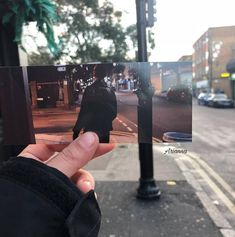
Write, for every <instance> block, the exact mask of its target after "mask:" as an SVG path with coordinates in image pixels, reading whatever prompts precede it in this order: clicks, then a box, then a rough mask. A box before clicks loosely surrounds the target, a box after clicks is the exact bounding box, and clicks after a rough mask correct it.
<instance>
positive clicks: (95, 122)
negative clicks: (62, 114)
mask: <svg viewBox="0 0 235 237" xmlns="http://www.w3.org/2000/svg"><path fill="white" fill-rule="evenodd" d="M105 77H106V66H105V65H104V64H98V65H96V66H95V68H94V71H93V78H94V82H93V83H92V84H91V85H90V86H87V87H86V89H85V91H84V94H83V97H82V102H81V108H80V112H79V115H78V119H77V122H76V124H75V126H74V128H73V139H76V138H77V137H78V135H79V133H80V131H81V130H82V129H83V130H84V132H87V131H93V132H95V133H96V134H97V135H98V137H99V141H100V143H109V140H110V138H109V135H110V131H111V130H113V127H112V121H113V120H114V119H115V118H116V116H117V100H116V95H115V93H114V90H112V89H111V88H109V87H108V86H107V84H106V83H105V81H104V78H105Z"/></svg>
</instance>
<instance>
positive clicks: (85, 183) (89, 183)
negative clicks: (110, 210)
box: [82, 180, 94, 190]
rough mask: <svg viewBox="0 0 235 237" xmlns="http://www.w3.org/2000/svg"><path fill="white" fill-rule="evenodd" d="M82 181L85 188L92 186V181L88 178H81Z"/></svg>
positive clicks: (91, 187)
mask: <svg viewBox="0 0 235 237" xmlns="http://www.w3.org/2000/svg"><path fill="white" fill-rule="evenodd" d="M82 182H83V185H85V186H86V188H87V189H89V190H91V189H93V188H94V187H93V186H92V183H91V182H90V181H89V180H83V181H82Z"/></svg>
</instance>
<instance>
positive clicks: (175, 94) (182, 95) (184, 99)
mask: <svg viewBox="0 0 235 237" xmlns="http://www.w3.org/2000/svg"><path fill="white" fill-rule="evenodd" d="M166 98H167V100H168V101H173V102H179V103H192V92H191V90H190V88H188V87H183V86H177V87H171V88H169V90H168V91H167V95H166Z"/></svg>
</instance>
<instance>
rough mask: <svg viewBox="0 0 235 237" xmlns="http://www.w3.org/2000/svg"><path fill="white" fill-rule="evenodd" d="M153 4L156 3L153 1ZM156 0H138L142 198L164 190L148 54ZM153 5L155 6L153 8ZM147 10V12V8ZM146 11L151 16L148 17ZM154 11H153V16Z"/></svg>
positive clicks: (139, 128)
mask: <svg viewBox="0 0 235 237" xmlns="http://www.w3.org/2000/svg"><path fill="white" fill-rule="evenodd" d="M151 4H152V5H151ZM154 5H155V4H154V0H136V13H137V14H136V15H137V37H138V61H139V62H146V63H142V64H141V65H138V68H137V71H138V75H139V85H140V86H139V88H138V91H137V96H138V102H139V103H138V142H139V160H140V179H139V188H138V190H137V197H138V198H140V199H158V198H159V197H160V194H161V192H160V190H159V188H158V187H157V185H156V182H155V180H154V170H153V144H152V96H153V93H154V89H153V87H152V85H151V81H150V65H149V63H147V62H148V54H147V41H146V27H147V26H150V27H152V26H153V23H154V22H153V21H154V20H155V19H154V9H152V8H154ZM147 9H148V10H147ZM149 9H152V11H151V10H149ZM146 11H147V12H146ZM146 13H147V14H148V17H147V18H146ZM150 14H152V15H151V16H150Z"/></svg>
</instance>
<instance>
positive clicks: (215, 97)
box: [214, 94, 228, 99]
mask: <svg viewBox="0 0 235 237" xmlns="http://www.w3.org/2000/svg"><path fill="white" fill-rule="evenodd" d="M227 98H228V97H227V95H225V94H218V95H214V99H227Z"/></svg>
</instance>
